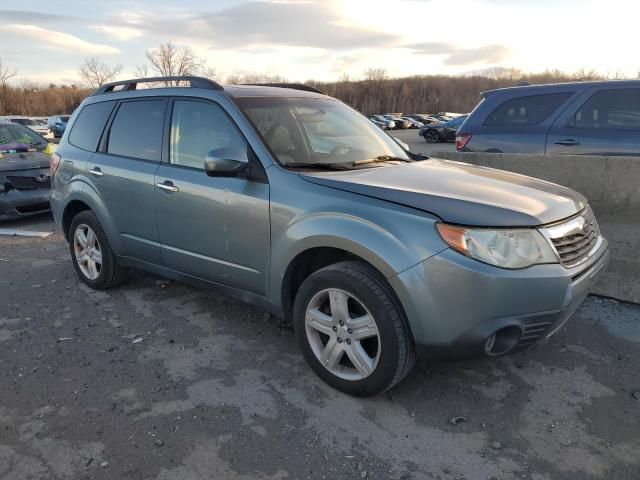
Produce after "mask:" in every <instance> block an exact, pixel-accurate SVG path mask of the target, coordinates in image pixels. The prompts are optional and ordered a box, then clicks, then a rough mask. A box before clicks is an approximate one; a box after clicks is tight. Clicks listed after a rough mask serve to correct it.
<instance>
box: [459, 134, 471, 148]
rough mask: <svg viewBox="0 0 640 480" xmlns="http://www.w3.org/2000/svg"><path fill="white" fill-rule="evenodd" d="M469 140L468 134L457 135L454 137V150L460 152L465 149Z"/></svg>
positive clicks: (469, 135)
mask: <svg viewBox="0 0 640 480" xmlns="http://www.w3.org/2000/svg"><path fill="white" fill-rule="evenodd" d="M469 140H471V134H470V133H458V134H457V135H456V150H458V151H460V150H462V149H463V148H464V147H466V146H467V143H469Z"/></svg>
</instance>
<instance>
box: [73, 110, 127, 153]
mask: <svg viewBox="0 0 640 480" xmlns="http://www.w3.org/2000/svg"><path fill="white" fill-rule="evenodd" d="M115 104H116V102H114V101H110V102H99V103H91V104H89V105H86V106H84V107H83V108H82V110H81V111H80V113H79V114H78V117H77V118H76V119H75V121H74V122H73V127H72V129H71V133H70V134H69V143H70V144H71V145H74V146H76V147H78V148H81V149H83V150H88V151H90V152H95V151H96V149H97V148H98V142H99V141H100V136H101V135H102V131H103V130H104V126H105V124H106V123H107V120H108V119H109V115H111V111H112V110H113V107H114V106H115Z"/></svg>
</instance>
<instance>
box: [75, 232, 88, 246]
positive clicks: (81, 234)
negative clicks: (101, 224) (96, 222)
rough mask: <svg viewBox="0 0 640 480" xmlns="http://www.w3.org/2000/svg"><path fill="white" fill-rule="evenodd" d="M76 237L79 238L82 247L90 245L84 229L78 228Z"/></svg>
mask: <svg viewBox="0 0 640 480" xmlns="http://www.w3.org/2000/svg"><path fill="white" fill-rule="evenodd" d="M76 238H77V239H78V243H79V244H80V246H81V247H83V248H87V247H88V246H89V242H88V241H87V235H86V233H85V232H84V231H83V230H82V229H80V228H78V229H77V230H76Z"/></svg>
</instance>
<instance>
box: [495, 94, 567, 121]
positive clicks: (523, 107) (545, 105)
mask: <svg viewBox="0 0 640 480" xmlns="http://www.w3.org/2000/svg"><path fill="white" fill-rule="evenodd" d="M571 95H573V93H572V92H564V93H549V94H545V95H531V96H528V97H517V98H512V99H511V100H507V101H506V102H504V103H502V104H501V105H500V106H499V107H498V108H496V109H495V110H494V111H493V112H491V114H489V116H488V117H487V118H486V120H485V121H484V124H485V125H487V126H491V127H530V126H533V125H538V124H539V123H542V122H544V121H545V120H546V119H547V118H549V116H550V115H551V114H552V113H553V112H555V111H556V110H557V109H558V107H560V105H562V104H563V103H564V102H565V101H566V100H568V99H569V97H571Z"/></svg>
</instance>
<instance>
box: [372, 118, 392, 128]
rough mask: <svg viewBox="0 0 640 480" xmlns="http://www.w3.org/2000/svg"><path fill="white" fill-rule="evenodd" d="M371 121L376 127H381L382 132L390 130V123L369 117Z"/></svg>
mask: <svg viewBox="0 0 640 480" xmlns="http://www.w3.org/2000/svg"><path fill="white" fill-rule="evenodd" d="M369 120H371V122H373V124H374V125H375V126H376V127H379V128H381V129H382V130H389V122H382V121H380V120H378V119H377V118H375V117H369Z"/></svg>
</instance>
